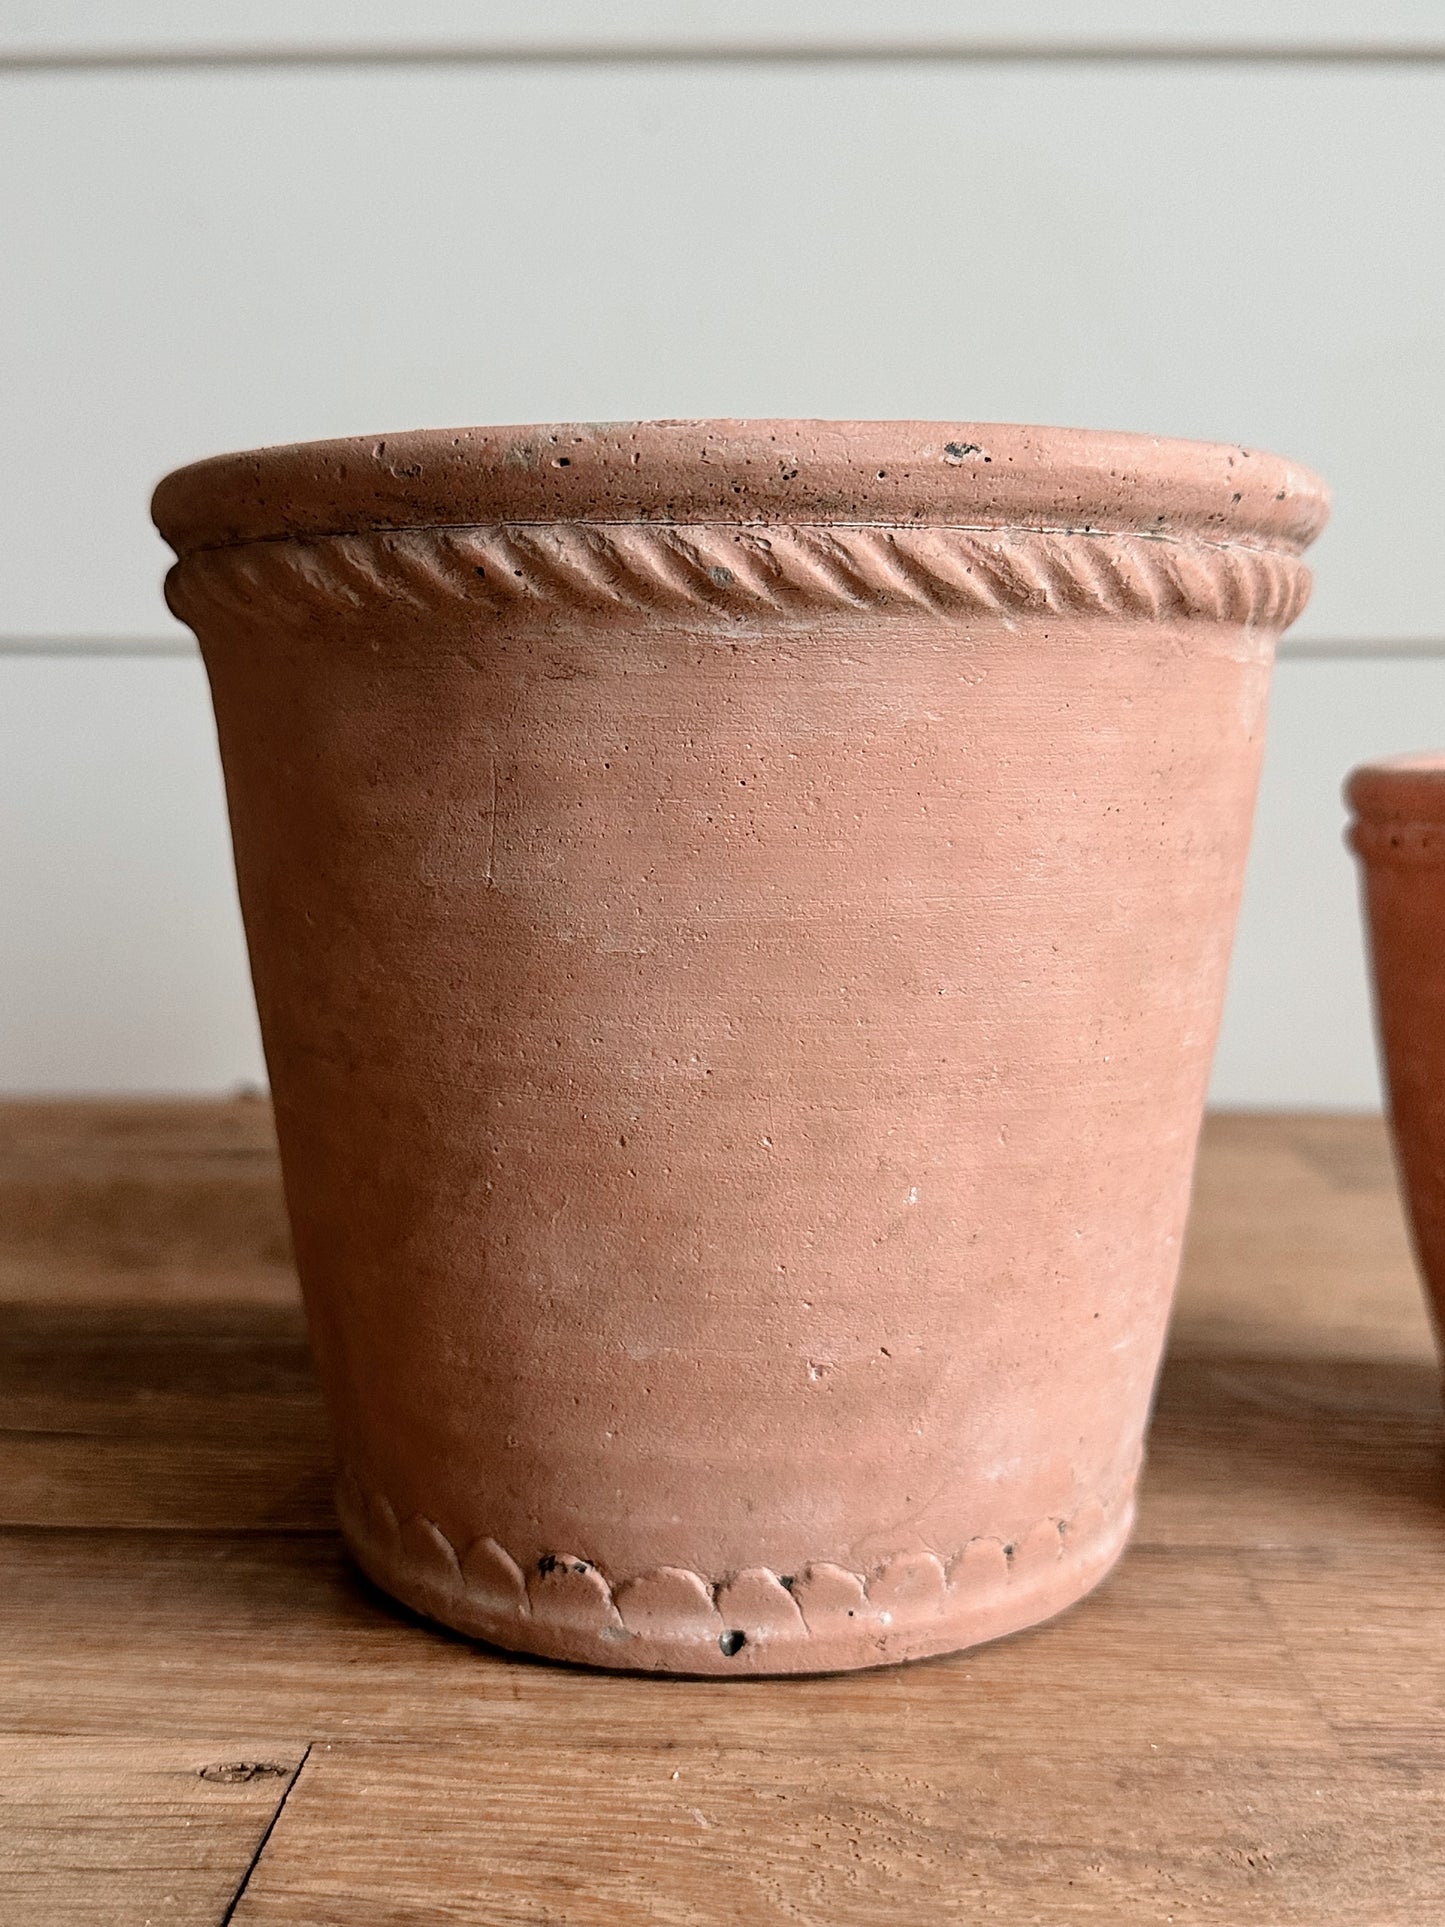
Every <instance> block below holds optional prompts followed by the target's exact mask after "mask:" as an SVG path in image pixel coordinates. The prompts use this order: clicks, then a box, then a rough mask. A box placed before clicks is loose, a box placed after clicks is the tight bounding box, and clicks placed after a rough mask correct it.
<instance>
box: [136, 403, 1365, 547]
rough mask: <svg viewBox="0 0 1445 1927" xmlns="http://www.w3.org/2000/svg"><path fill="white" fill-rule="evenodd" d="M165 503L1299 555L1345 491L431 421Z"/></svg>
mask: <svg viewBox="0 0 1445 1927" xmlns="http://www.w3.org/2000/svg"><path fill="white" fill-rule="evenodd" d="M151 514H152V516H153V518H154V520H155V523H156V526H157V527H158V528H159V530H160V532H161V534H162V535H163V536H164V537H165V539H166V541H167V542H169V543H170V545H171V547H172V548H173V549H174V550H175V551H176V553H177V555H179V556H186V555H189V554H192V553H194V552H195V551H197V550H201V549H217V548H231V547H237V546H240V545H243V544H246V543H252V542H277V541H287V540H295V539H301V540H305V539H308V538H318V537H324V536H333V535H349V534H361V533H366V532H375V531H387V530H403V529H418V528H467V527H479V526H487V525H492V524H497V523H506V524H509V525H513V526H516V525H526V524H533V523H543V524H545V523H556V522H570V523H599V524H608V523H611V524H637V523H655V524H659V525H662V526H668V525H677V524H683V525H686V524H688V523H724V524H733V525H755V526H767V525H770V524H790V525H791V524H805V525H819V524H821V525H824V526H828V525H836V526H840V527H842V526H849V525H873V526H878V525H883V526H895V527H909V528H920V527H923V528H927V527H944V528H963V529H1000V528H1024V529H1044V530H1053V531H1062V532H1078V533H1082V532H1086V531H1087V532H1098V533H1108V534H1135V535H1140V536H1153V537H1155V538H1158V539H1170V538H1173V539H1178V538H1180V537H1186V538H1194V539H1196V540H1202V541H1209V542H1213V543H1220V544H1239V545H1243V546H1248V547H1253V548H1261V549H1273V550H1280V551H1284V552H1285V553H1288V554H1295V555H1297V554H1299V552H1300V551H1301V550H1303V549H1304V548H1305V547H1307V546H1308V544H1309V543H1310V542H1311V541H1313V539H1314V537H1315V536H1316V535H1317V534H1318V533H1319V531H1320V529H1321V528H1322V527H1323V526H1324V523H1325V520H1326V518H1327V516H1328V514H1329V491H1328V489H1327V488H1326V486H1325V484H1324V483H1323V482H1322V481H1321V480H1320V478H1319V477H1318V476H1317V475H1315V474H1313V473H1312V472H1311V471H1310V470H1309V469H1307V468H1304V467H1302V466H1301V465H1300V464H1298V463H1297V462H1292V461H1289V460H1287V459H1286V458H1285V457H1283V456H1279V455H1271V454H1268V453H1266V452H1264V451H1262V450H1259V449H1249V448H1242V447H1237V446H1234V445H1231V444H1228V443H1218V442H1194V441H1180V440H1172V439H1165V438H1161V437H1158V436H1152V435H1136V434H1126V433H1123V432H1117V433H1116V432H1111V431H1107V430H1092V429H1079V428H1044V427H1027V426H1022V425H1018V424H1012V423H1004V422H983V423H979V422H972V423H970V422H962V423H961V422H939V421H821V420H796V421H795V420H776V421H773V420H761V421H743V420H727V419H717V420H700V421H639V422H559V423H545V424H541V425H535V426H527V425H518V426H507V427H480V428H425V429H415V430H409V431H406V432H404V433H400V434H383V435H354V436H349V437H344V438H342V439H339V440H332V441H316V442H293V443H289V444H285V445H281V446H276V447H271V448H259V449H249V450H244V451H241V452H238V453H236V454H229V455H215V456H212V457H210V458H209V459H208V460H206V461H200V462H193V463H191V464H189V465H188V466H187V467H184V468H179V469H176V470H174V471H173V472H172V473H171V474H169V475H167V476H166V477H165V479H164V480H163V481H162V482H161V483H160V485H159V486H158V487H157V489H156V491H155V495H154V497H153V500H152V503H151Z"/></svg>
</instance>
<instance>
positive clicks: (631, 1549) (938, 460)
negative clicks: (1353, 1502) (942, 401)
mask: <svg viewBox="0 0 1445 1927" xmlns="http://www.w3.org/2000/svg"><path fill="white" fill-rule="evenodd" d="M1324 513H1325V509H1324V493H1323V490H1322V488H1321V486H1320V484H1319V483H1318V482H1317V481H1316V480H1315V479H1314V478H1313V477H1312V476H1310V475H1308V474H1306V473H1304V472H1303V471H1301V470H1300V469H1298V468H1295V467H1293V466H1291V465H1290V464H1288V463H1286V462H1283V461H1280V460H1277V459H1276V458H1274V457H1272V456H1267V455H1260V454H1257V453H1251V452H1246V451H1245V450H1243V449H1236V448H1215V447H1205V446H1198V445H1193V444H1187V443H1179V442H1159V441H1152V440H1146V439H1143V438H1138V437H1131V436H1123V435H1091V434H1082V433H1077V432H1074V431H1070V430H1052V429H1050V430H1038V429H1022V428H1002V427H957V426H950V425H944V424H937V423H917V422H914V423H908V422H894V423H824V422H754V423H748V422H661V423H652V424H644V425H633V426H629V425H621V426H618V425H603V426H595V427H566V428H563V427H558V428H508V429H488V430H481V429H470V430H464V431H459V432H456V433H450V432H428V433H423V434H410V435H399V436H388V437H387V438H386V439H385V440H369V439H368V440H357V441H346V442H331V443H325V444H320V445H316V446H306V447H296V448H287V449H268V450H264V451H262V452H261V453H259V454H249V455H233V456H226V457H223V458H221V459H219V460H216V461H211V462H203V463H201V464H200V465H198V466H196V467H194V468H189V469H184V470H182V471H181V472H180V473H179V474H176V475H172V476H171V477H170V478H169V479H168V480H166V481H165V482H163V483H162V484H161V487H160V489H159V491H158V493H157V496H156V502H155V514H156V519H157V522H158V523H159V525H160V527H161V529H162V531H163V533H164V534H165V535H166V536H167V538H168V539H169V540H170V542H171V543H172V544H173V545H174V547H175V548H176V550H177V552H178V553H179V555H180V558H181V559H180V561H179V562H178V564H177V565H176V567H175V568H174V570H173V571H172V573H171V576H170V581H169V591H168V593H169V597H170V603H171V607H172V608H173V609H174V610H175V611H176V613H177V614H178V615H179V616H180V617H181V618H182V619H183V620H184V621H186V622H188V623H190V624H191V626H192V627H193V628H194V629H195V631H196V633H197V635H198V636H199V637H200V639H201V644H202V647H203V649H204V652H205V658H206V663H207V666H208V669H209V672H210V676H211V682H212V687H213V691H214V696H215V705H216V714H217V718H218V723H219V730H220V740H221V752H222V757H223V759H224V764H225V772H226V783H227V788H228V792H229V797H230V807H231V820H232V828H233V832H234V837H235V851H236V867H237V872H238V875H239V879H240V889H241V899H242V904H243V908H244V911H245V917H246V926H247V931H248V936H249V941H250V947H251V958H252V966H253V970H254V975H255V982H256V992H257V999H258V1002H259V1006H260V1013H261V1023H262V1028H263V1032H264V1036H265V1042H266V1051H267V1058H268V1062H269V1065H270V1070H271V1077H272V1083H273V1089H274V1094H275V1101H276V1115H277V1125H278V1129H279V1133H280V1140H281V1151H282V1158H283V1162H284V1168H285V1174H286V1187H287V1196H288V1200H289V1205H290V1211H291V1216H292V1223H293V1226H294V1231H295V1240H296V1251H297V1258H298V1262H299V1265H300V1271H301V1278H302V1282H303V1286H304V1290H305V1295H306V1303H307V1307H308V1312H309V1317H310V1321H311V1329H312V1334H313V1338H314V1342H315V1347H316V1354H317V1358H318V1361H319V1365H320V1371H321V1376H322V1381H323V1385H324V1389H325V1393H326V1397H327V1401H328V1404H329V1408H330V1413H331V1419H332V1424H333V1428H334V1434H335V1440H336V1447H337V1452H338V1455H339V1459H340V1463H341V1466H342V1468H343V1470H342V1474H341V1486H340V1509H341V1517H342V1521H343V1524H344V1527H345V1530H346V1534H347V1538H348V1540H349V1541H350V1544H351V1547H352V1549H353V1551H354V1552H355V1555H356V1557H357V1559H358V1560H359V1561H360V1562H361V1564H362V1565H363V1566H364V1567H365V1569H366V1570H367V1572H369V1573H370V1574H371V1575H372V1577H373V1578H374V1579H375V1580H376V1581H377V1582H378V1583H379V1584H380V1585H382V1586H384V1587H386V1588H387V1589H388V1590H389V1591H391V1592H393V1593H395V1594H396V1595H397V1596H398V1597H399V1598H401V1599H403V1600H405V1601H407V1602H408V1604H410V1605H412V1606H414V1607H416V1608H418V1609H419V1610H420V1611H422V1612H424V1613H428V1614H430V1615H432V1616H433V1617H434V1618H436V1619H440V1620H444V1621H446V1622H447V1623H449V1624H450V1625H453V1626H456V1627H460V1628H461V1629H463V1630H464V1631H466V1632H469V1633H474V1634H479V1635H481V1636H483V1637H485V1638H487V1639H489V1640H493V1641H496V1642H497V1643H498V1644H500V1645H503V1646H508V1647H514V1648H524V1649H527V1650H530V1651H532V1652H537V1653H543V1654H550V1655H552V1656H555V1657H559V1658H563V1659H569V1660H584V1661H592V1662H596V1663H601V1664H604V1665H609V1666H620V1667H634V1668H641V1669H653V1670H676V1671H685V1672H694V1673H699V1672H702V1673H720V1674H746V1673H759V1672H762V1673H768V1672H802V1671H819V1670H826V1669H831V1668H837V1667H852V1666H867V1665H877V1664H879V1663H881V1662H884V1661H890V1660H900V1659H910V1658H914V1657H917V1656H919V1655H922V1654H926V1653H936V1652H941V1651H945V1650H948V1649H951V1648H955V1647H960V1646H965V1645H968V1644H970V1643H971V1642H973V1641H976V1640H981V1639H988V1638H992V1637H994V1636H995V1635H997V1634H1000V1633H1007V1632H1012V1631H1013V1630H1015V1629H1016V1628H1018V1627H1021V1626H1025V1625H1028V1624H1029V1623H1031V1622H1032V1621H1034V1620H1038V1619H1041V1618H1043V1617H1045V1616H1046V1615H1048V1614H1050V1613H1054V1612H1057V1611H1058V1610H1059V1609H1060V1608H1061V1607H1063V1606H1066V1605H1068V1604H1069V1603H1070V1602H1071V1601H1072V1600H1075V1599H1077V1598H1078V1597H1079V1596H1080V1595H1081V1594H1082V1593H1084V1592H1085V1591H1087V1589H1088V1588H1089V1587H1090V1586H1092V1585H1093V1584H1094V1583H1095V1581H1096V1580H1098V1579H1099V1577H1100V1576H1101V1575H1102V1574H1103V1573H1104V1572H1105V1571H1106V1570H1107V1568H1108V1567H1109V1565H1110V1564H1111V1563H1112V1561H1113V1560H1114V1559H1115V1557H1116V1556H1117V1554H1118V1552H1119V1550H1120V1548H1121V1546H1122V1545H1123V1543H1124V1540H1125V1537H1126V1535H1127V1533H1128V1530H1129V1525H1130V1519H1131V1514H1132V1505H1133V1496H1132V1495H1133V1490H1134V1483H1135V1476H1136V1473H1137V1471H1138V1467H1139V1461H1140V1450H1141V1439H1142V1436H1143V1431H1144V1425H1145V1419H1146V1415H1147V1412H1148V1407H1149V1400H1150V1394H1151V1388H1152V1386H1153V1383H1154V1378H1155V1372H1156V1368H1157V1365H1158V1361H1159V1353H1160V1346H1161V1341H1162V1338H1163V1334H1164V1325H1165V1319H1166V1316H1167V1313H1168V1308H1169V1299H1170V1292H1171V1289H1172V1286H1173V1282H1174V1277H1175V1270H1176V1266H1177V1263H1178V1257H1179V1239H1180V1233H1181V1231H1182V1229H1183V1224H1184V1215H1185V1207H1186V1203H1187V1199H1188V1193H1189V1182H1190V1172H1191V1165H1192V1159H1193V1154H1194V1146H1195V1139H1196V1133H1197V1130H1198V1125H1199V1120H1200V1112H1201V1106H1202V1102H1203V1096H1204V1088H1205V1080H1206V1075H1207V1072H1208V1068H1209V1060H1210V1054H1211V1050H1212V1047H1213V1042H1214V1035H1215V1028H1216V1023H1217V1020H1218V1016H1219V1007H1220V999H1221V993H1222V990H1223V985H1224V974H1225V963H1226V959H1227V956H1228V951H1229V944H1230V935H1231V928H1232V925H1233V922H1234V914H1235V906H1236V900H1237V897H1238V894H1239V887H1240V878H1241V871H1242V867H1243V862H1244V855H1245V846H1246V843H1247V840H1248V833H1249V821H1250V812H1251V805H1252V799H1253V796H1254V789H1255V778H1256V772H1257V767H1258V763H1259V756H1260V747H1261V740H1262V731H1263V726H1264V710H1265V697H1266V689H1267V685H1268V681H1269V671H1270V658H1271V654H1272V650H1273V644H1274V640H1275V637H1276V636H1277V635H1278V633H1279V631H1280V630H1281V629H1282V628H1283V627H1284V626H1285V624H1286V623H1288V622H1289V621H1290V620H1291V618H1292V617H1293V616H1294V615H1295V614H1296V613H1297V611H1298V610H1299V608H1300V607H1301V605H1302V604H1303V602H1304V599H1305V596H1306V593H1307V588H1308V576H1307V573H1306V571H1305V569H1304V567H1303V565H1302V563H1301V562H1300V561H1299V559H1298V557H1299V552H1300V551H1301V549H1302V548H1303V547H1304V545H1305V544H1306V543H1307V542H1308V541H1309V539H1310V538H1311V537H1312V536H1313V535H1314V533H1315V532H1316V530H1317V529H1318V528H1319V526H1320V524H1321V522H1322V520H1323V518H1324Z"/></svg>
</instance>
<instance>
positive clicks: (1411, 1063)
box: [1346, 753, 1445, 1332]
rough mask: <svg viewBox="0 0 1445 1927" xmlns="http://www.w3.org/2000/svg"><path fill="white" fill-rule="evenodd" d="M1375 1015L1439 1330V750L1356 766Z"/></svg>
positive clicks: (1442, 826)
mask: <svg viewBox="0 0 1445 1927" xmlns="http://www.w3.org/2000/svg"><path fill="white" fill-rule="evenodd" d="M1346 795H1347V797H1348V800H1349V802H1350V803H1351V805H1352V806H1353V807H1354V809H1355V811H1356V813H1357V814H1356V820H1355V822H1354V823H1353V825H1352V826H1351V830H1350V841H1351V844H1352V846H1353V848H1354V850H1355V852H1356V854H1357V855H1358V856H1359V858H1360V860H1361V866H1362V869H1363V880H1364V900H1365V916H1366V924H1367V928H1368V932H1369V939H1370V953H1371V963H1372V966H1373V972H1374V986H1375V1012H1376V1020H1377V1027H1378V1030H1379V1038H1380V1048H1381V1054H1382V1056H1383V1057H1384V1061H1385V1078H1386V1084H1387V1086H1388V1089H1389V1099H1390V1125H1391V1130H1392V1133H1393V1136H1394V1141H1395V1156H1396V1161H1397V1162H1398V1164H1399V1167H1400V1175H1401V1177H1402V1179H1403V1181H1404V1189H1405V1202H1406V1205H1407V1207H1408V1212H1409V1218H1410V1226H1411V1231H1412V1233H1413V1236H1414V1242H1415V1252H1416V1256H1417V1258H1418V1260H1419V1263H1420V1269H1421V1271H1422V1273H1423V1275H1424V1279H1425V1284H1426V1288H1427V1291H1428V1294H1429V1297H1430V1300H1431V1305H1432V1309H1433V1311H1434V1315H1435V1326H1436V1330H1437V1332H1439V1331H1441V1330H1445V754H1439V753H1436V754H1429V753H1426V754H1422V755H1416V756H1400V757H1396V758H1393V759H1391V760H1389V761H1386V762H1381V763H1370V764H1366V765H1365V767H1364V768H1362V769H1358V770H1356V771H1355V773H1354V775H1353V776H1352V777H1351V779H1350V782H1349V784H1348V787H1347V790H1346Z"/></svg>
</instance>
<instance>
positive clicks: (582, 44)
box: [0, 0, 1445, 56]
mask: <svg viewBox="0 0 1445 1927" xmlns="http://www.w3.org/2000/svg"><path fill="white" fill-rule="evenodd" d="M1442 39H1445V27H1442V22H1441V18H1440V10H1439V6H1438V4H1436V0H1376V4H1374V5H1366V4H1365V3H1364V0H1203V3H1201V0H1191V3H1188V4H1179V3H1178V0H1174V4H1170V5H1160V4H1159V0H1093V3H1092V4H1090V5H1089V6H1087V7H1084V6H1080V5H1079V4H1078V0H1030V4H1029V5H1027V6H1021V5H1020V4H1019V0H886V3H885V0H545V3H543V4H539V0H408V4H407V6H406V7H405V9H404V10H403V9H400V8H398V7H397V6H396V4H395V0H244V4H232V5H229V6H227V7H225V8H224V9H219V8H218V9H214V10H212V11H211V12H209V13H207V12H204V11H202V10H201V9H198V8H197V6H196V5H195V0H5V3H4V4H3V5H0V53H10V54H28V55H31V56H37V55H46V54H48V55H51V56H55V55H59V54H65V53H70V54H93V53H95V52H97V51H119V50H125V51H127V52H133V53H134V52H141V53H150V54H164V53H169V52H175V51H201V50H211V51H227V50H236V49H246V48H251V49H254V48H257V47H268V48H272V49H284V48H292V49H296V48H304V49H308V50H315V49H322V48H328V47H329V48H336V47H344V48H373V49H397V48H403V49H406V50H416V49H418V48H427V47H453V48H474V49H475V48H509V47H519V46H524V47H530V48H552V49H557V50H562V49H578V48H583V49H585V48H596V47H607V48H615V47H619V46H622V47H625V46H633V47H643V48H655V47H663V46H666V47H688V46H692V47H708V48H716V47H725V46H729V45H733V46H737V45H744V46H748V47H761V48H765V47H773V48H787V47H795V46H797V45H799V44H800V43H808V42H811V43H814V44H817V43H820V42H821V43H824V44H827V45H830V46H835V47H855V48H859V49H862V50H867V49H869V48H877V47H880V46H893V47H897V46H900V45H901V46H910V45H911V46H916V47H930V46H931V47H968V46H973V47H978V46H988V45H999V44H1003V45H1006V46H1009V47H1022V48H1030V49H1035V50H1038V51H1039V52H1043V53H1047V52H1049V51H1051V50H1053V49H1056V48H1058V47H1060V46H1069V47H1081V46H1084V47H1115V48H1119V47H1125V48H1127V47H1137V46H1140V45H1148V46H1154V47H1170V48H1175V49H1181V50H1192V49H1201V48H1218V47H1227V48H1240V47H1271V48H1287V47H1355V48H1358V47H1376V48H1380V47H1401V46H1408V47H1418V46H1421V45H1422V44H1424V45H1428V44H1431V43H1438V42H1440V41H1441V40H1442Z"/></svg>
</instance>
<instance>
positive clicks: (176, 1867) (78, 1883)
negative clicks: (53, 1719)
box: [0, 1736, 305, 1927]
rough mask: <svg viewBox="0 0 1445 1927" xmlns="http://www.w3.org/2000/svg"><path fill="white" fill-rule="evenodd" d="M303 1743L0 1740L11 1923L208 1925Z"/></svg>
mask: <svg viewBox="0 0 1445 1927" xmlns="http://www.w3.org/2000/svg"><path fill="white" fill-rule="evenodd" d="M304 1752H305V1748H304V1746H302V1745H300V1744H298V1743H297V1742H295V1741H291V1742H288V1743H285V1744H278V1743H277V1742H276V1741H275V1740H267V1741H265V1742H263V1743H261V1744H257V1743H256V1741H255V1740H254V1739H252V1738H242V1739H237V1738H235V1737H227V1738H223V1739H214V1738H187V1739H166V1740H157V1739H127V1740H97V1739H67V1738H61V1737H55V1736H47V1737H46V1738H44V1739H14V1738H7V1737H4V1736H0V1919H3V1920H5V1921H7V1922H14V1923H15V1927H100V1924H101V1923H103V1927H149V1924H150V1923H152V1922H154V1923H155V1924H156V1927H160V1923H161V1922H165V1923H167V1927H170V1924H171V1923H176V1927H192V1923H193V1924H194V1927H211V1924H212V1923H214V1922H216V1921H219V1920H221V1919H222V1918H223V1917H224V1916H225V1914H226V1911H227V1909H228V1908H229V1907H230V1906H231V1903H232V1901H233V1899H234V1898H235V1896H236V1894H237V1893H238V1892H239V1891H240V1888H241V1886H242V1883H243V1882H244V1881H245V1878H246V1875H247V1874H248V1872H249V1871H250V1867H251V1863H252V1860H253V1858H254V1856H255V1854H256V1851H257V1849H258V1848H259V1847H260V1845H261V1842H262V1839H263V1838H264V1836H265V1833H266V1830H267V1828H268V1827H269V1826H270V1825H271V1824H272V1822H273V1821H274V1819H275V1817H276V1814H277V1812H278V1811H279V1809H280V1807H281V1804H282V1802H283V1801H284V1800H285V1798H286V1795H287V1793H288V1791H289V1789H290V1787H291V1783H292V1780H293V1779H294V1777H295V1774H296V1769H297V1767H298V1765H299V1764H300V1762H301V1759H302V1756H303V1754H304Z"/></svg>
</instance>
